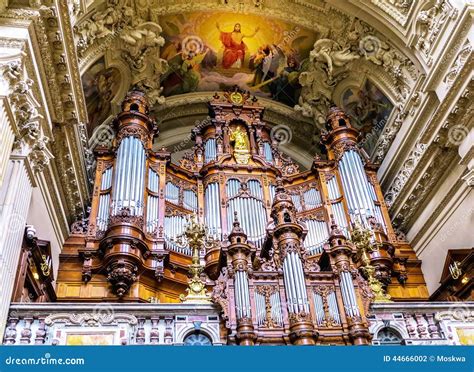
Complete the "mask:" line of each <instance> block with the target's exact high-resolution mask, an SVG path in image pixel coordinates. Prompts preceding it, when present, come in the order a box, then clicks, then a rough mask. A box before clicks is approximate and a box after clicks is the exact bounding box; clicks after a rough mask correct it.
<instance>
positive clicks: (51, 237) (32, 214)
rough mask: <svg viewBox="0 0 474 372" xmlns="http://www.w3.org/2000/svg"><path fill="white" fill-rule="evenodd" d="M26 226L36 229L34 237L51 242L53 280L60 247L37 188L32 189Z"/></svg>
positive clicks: (56, 269)
mask: <svg viewBox="0 0 474 372" xmlns="http://www.w3.org/2000/svg"><path fill="white" fill-rule="evenodd" d="M27 224H28V225H33V226H34V227H35V229H36V237H37V238H38V239H41V240H48V241H50V242H51V255H52V259H53V269H54V278H55V279H56V277H57V272H58V266H59V253H60V252H61V245H60V243H59V241H58V238H57V236H56V234H55V232H54V229H53V222H52V220H51V218H50V216H49V215H48V209H47V208H46V203H45V202H44V199H43V196H42V195H41V191H40V189H39V188H38V187H35V188H33V195H32V197H31V204H30V209H29V211H28V217H27Z"/></svg>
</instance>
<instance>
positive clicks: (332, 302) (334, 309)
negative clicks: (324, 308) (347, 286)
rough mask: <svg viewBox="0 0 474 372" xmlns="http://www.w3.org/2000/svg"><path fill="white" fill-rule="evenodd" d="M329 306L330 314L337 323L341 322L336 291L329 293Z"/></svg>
mask: <svg viewBox="0 0 474 372" xmlns="http://www.w3.org/2000/svg"><path fill="white" fill-rule="evenodd" d="M327 301H328V306H329V315H331V318H332V319H333V320H334V322H335V323H336V324H341V316H340V315H339V308H338V306H337V300H336V292H331V293H329V295H328V297H327Z"/></svg>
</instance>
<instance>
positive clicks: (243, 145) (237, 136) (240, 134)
mask: <svg viewBox="0 0 474 372" xmlns="http://www.w3.org/2000/svg"><path fill="white" fill-rule="evenodd" d="M230 141H231V142H233V143H234V157H235V161H236V162H237V163H238V164H248V162H249V159H250V145H249V139H248V136H247V132H246V131H245V129H243V128H242V127H241V126H238V127H236V128H235V129H234V130H233V131H232V132H231V133H230Z"/></svg>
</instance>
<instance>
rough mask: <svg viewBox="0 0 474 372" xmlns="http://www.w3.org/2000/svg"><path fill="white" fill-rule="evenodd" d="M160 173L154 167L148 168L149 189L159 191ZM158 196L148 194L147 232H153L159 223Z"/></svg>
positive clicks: (154, 191)
mask: <svg viewBox="0 0 474 372" xmlns="http://www.w3.org/2000/svg"><path fill="white" fill-rule="evenodd" d="M158 185H159V175H158V173H156V172H155V171H154V170H153V169H151V168H150V169H148V191H150V192H153V193H156V194H157V193H158V191H159V190H158ZM158 200H159V198H158V196H154V195H151V194H148V199H147V213H146V216H147V217H146V226H147V232H148V233H152V232H153V231H154V230H155V228H156V226H157V225H158Z"/></svg>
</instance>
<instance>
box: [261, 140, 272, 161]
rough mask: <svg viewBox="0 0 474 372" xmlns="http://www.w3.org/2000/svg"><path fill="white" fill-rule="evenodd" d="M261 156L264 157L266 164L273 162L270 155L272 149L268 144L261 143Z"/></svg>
mask: <svg viewBox="0 0 474 372" xmlns="http://www.w3.org/2000/svg"><path fill="white" fill-rule="evenodd" d="M263 154H264V155H265V160H266V161H267V162H268V163H272V162H273V153H272V147H271V145H270V144H269V143H268V142H264V143H263Z"/></svg>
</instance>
